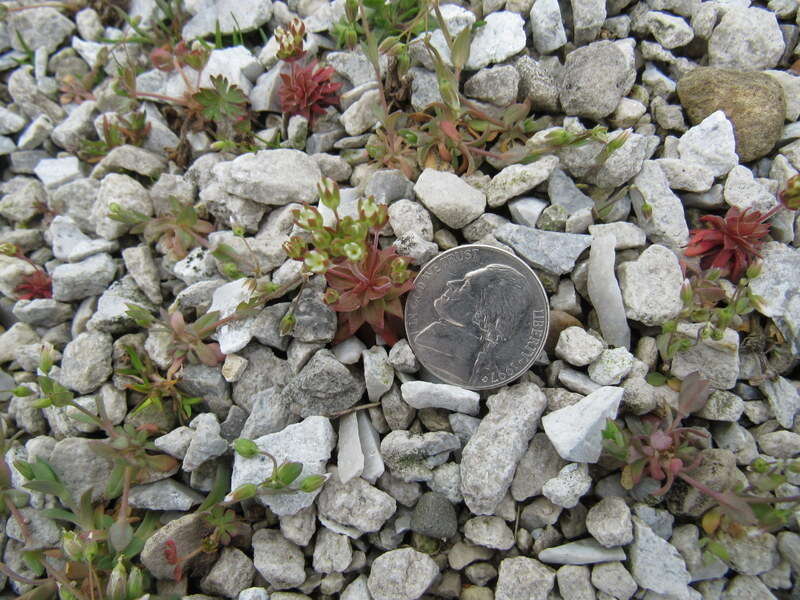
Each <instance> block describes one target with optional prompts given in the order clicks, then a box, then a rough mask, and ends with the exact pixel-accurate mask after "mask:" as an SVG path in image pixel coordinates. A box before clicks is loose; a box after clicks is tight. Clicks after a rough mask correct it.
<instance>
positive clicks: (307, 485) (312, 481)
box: [299, 475, 328, 493]
mask: <svg viewBox="0 0 800 600" xmlns="http://www.w3.org/2000/svg"><path fill="white" fill-rule="evenodd" d="M326 481H328V477H327V476H325V475H309V476H308V477H306V478H305V479H303V481H302V482H301V483H300V488H299V489H300V491H301V492H306V493H310V492H315V491H317V490H318V489H319V488H321V487H322V486H323V485H324V484H325V482H326Z"/></svg>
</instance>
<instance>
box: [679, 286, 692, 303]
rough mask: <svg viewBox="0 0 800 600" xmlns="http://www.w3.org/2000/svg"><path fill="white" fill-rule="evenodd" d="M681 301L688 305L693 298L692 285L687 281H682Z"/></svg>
mask: <svg viewBox="0 0 800 600" xmlns="http://www.w3.org/2000/svg"><path fill="white" fill-rule="evenodd" d="M680 295H681V302H683V303H684V305H688V304H691V303H692V299H693V298H694V290H692V285H691V284H690V283H689V282H686V283H684V284H683V285H682V286H681V294H680Z"/></svg>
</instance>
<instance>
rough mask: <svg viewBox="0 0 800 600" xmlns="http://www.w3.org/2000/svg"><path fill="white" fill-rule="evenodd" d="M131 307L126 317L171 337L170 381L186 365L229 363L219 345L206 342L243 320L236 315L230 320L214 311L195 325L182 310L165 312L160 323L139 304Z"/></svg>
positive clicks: (169, 348) (205, 315)
mask: <svg viewBox="0 0 800 600" xmlns="http://www.w3.org/2000/svg"><path fill="white" fill-rule="evenodd" d="M127 306H128V310H127V312H126V313H125V314H126V315H127V316H128V317H130V318H131V319H132V320H133V321H134V322H135V323H136V324H137V325H138V326H139V327H143V328H145V329H149V330H151V331H157V332H162V333H166V334H167V335H168V336H169V342H168V344H169V345H168V352H169V355H170V356H171V357H172V364H171V365H170V367H169V369H168V370H167V375H166V377H167V380H172V379H174V378H175V376H176V374H177V373H178V371H179V370H180V368H181V367H182V366H183V365H184V363H185V362H186V361H189V362H200V363H202V364H204V365H208V366H210V367H214V366H216V365H218V364H219V363H221V362H222V361H223V360H225V355H224V354H222V352H221V351H220V349H219V344H218V343H217V342H206V341H205V340H206V339H207V338H208V337H209V336H210V335H211V334H212V333H214V332H215V331H216V330H217V328H218V327H222V326H223V325H225V324H227V323H229V322H231V321H233V320H235V319H238V318H239V315H237V314H236V313H234V314H233V315H231V316H229V317H225V318H221V317H220V313H219V311H212V312H208V313H206V314H204V315H202V316H201V317H199V318H198V319H197V320H196V321H194V322H193V323H186V321H185V320H184V318H183V313H181V312H180V311H179V310H175V311H173V312H166V311H162V313H161V318H160V319H158V318H156V317H154V316H153V315H152V314H151V313H150V311H148V310H146V309H144V308H142V307H141V306H137V305H135V304H128V305H127Z"/></svg>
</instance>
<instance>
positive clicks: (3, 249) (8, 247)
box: [0, 242, 19, 256]
mask: <svg viewBox="0 0 800 600" xmlns="http://www.w3.org/2000/svg"><path fill="white" fill-rule="evenodd" d="M18 252H19V249H18V248H17V247H16V246H15V245H14V244H12V243H11V242H3V243H2V244H0V254H5V255H6V256H14V255H15V254H17V253H18Z"/></svg>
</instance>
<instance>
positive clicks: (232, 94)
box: [193, 75, 247, 121]
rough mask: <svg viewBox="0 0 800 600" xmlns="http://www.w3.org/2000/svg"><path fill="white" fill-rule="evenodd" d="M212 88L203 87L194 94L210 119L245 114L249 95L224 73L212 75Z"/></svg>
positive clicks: (203, 111) (235, 116) (232, 117)
mask: <svg viewBox="0 0 800 600" xmlns="http://www.w3.org/2000/svg"><path fill="white" fill-rule="evenodd" d="M211 85H212V86H213V87H212V88H202V89H200V90H199V91H198V92H196V93H195V94H194V96H193V98H194V100H195V101H196V102H197V103H198V104H200V106H202V107H203V110H202V112H201V114H202V115H203V118H205V119H208V120H209V121H217V120H221V119H235V118H238V117H241V116H244V114H245V105H246V104H247V96H245V94H244V92H242V90H240V89H239V88H238V87H237V86H235V85H231V84H230V83H229V82H228V80H227V79H226V78H225V77H224V76H222V75H216V76H215V75H212V76H211Z"/></svg>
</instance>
